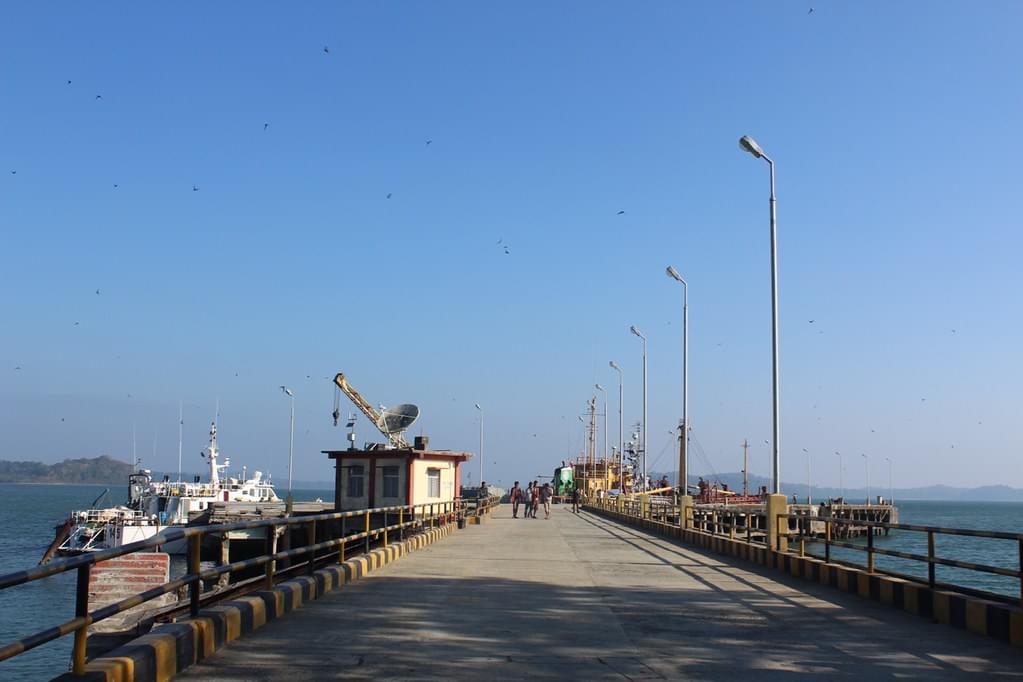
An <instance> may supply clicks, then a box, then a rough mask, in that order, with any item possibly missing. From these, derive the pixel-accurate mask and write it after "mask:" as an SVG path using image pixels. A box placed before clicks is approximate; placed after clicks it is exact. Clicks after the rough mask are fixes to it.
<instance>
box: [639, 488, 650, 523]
mask: <svg viewBox="0 0 1023 682" xmlns="http://www.w3.org/2000/svg"><path fill="white" fill-rule="evenodd" d="M639 515H640V518H644V519H648V518H650V496H649V495H647V494H643V495H640V496H639Z"/></svg>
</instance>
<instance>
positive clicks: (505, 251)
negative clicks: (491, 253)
mask: <svg viewBox="0 0 1023 682" xmlns="http://www.w3.org/2000/svg"><path fill="white" fill-rule="evenodd" d="M504 255H506V256H510V255H511V251H509V250H508V247H507V246H506V247H504Z"/></svg>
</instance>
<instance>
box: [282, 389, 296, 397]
mask: <svg viewBox="0 0 1023 682" xmlns="http://www.w3.org/2000/svg"><path fill="white" fill-rule="evenodd" d="M281 390H282V391H284V393H285V395H287V396H288V397H289V398H294V397H295V393H294V392H293V391H292V390H291V389H290V388H288V387H287V386H281Z"/></svg>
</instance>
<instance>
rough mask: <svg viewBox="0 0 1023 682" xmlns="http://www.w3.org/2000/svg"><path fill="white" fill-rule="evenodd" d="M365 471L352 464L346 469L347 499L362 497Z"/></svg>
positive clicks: (359, 465)
mask: <svg viewBox="0 0 1023 682" xmlns="http://www.w3.org/2000/svg"><path fill="white" fill-rule="evenodd" d="M364 472H365V469H364V468H363V466H362V465H361V464H353V465H351V466H350V467H348V497H362V496H363V492H362V491H363V485H362V484H363V481H364V479H365V473H364Z"/></svg>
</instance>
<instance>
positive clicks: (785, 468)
mask: <svg viewBox="0 0 1023 682" xmlns="http://www.w3.org/2000/svg"><path fill="white" fill-rule="evenodd" d="M811 4H812V5H813V7H814V12H813V13H808V9H809V7H810V5H811ZM1021 21H1023V8H1021V6H1020V5H1019V4H1018V3H1012V2H986V3H980V4H976V3H974V4H966V3H952V2H935V3H895V4H892V3H879V2H877V3H832V2H814V3H807V2H799V3H796V2H782V3H753V2H749V3H705V4H697V3H669V2H650V3H613V2H560V3H539V2H527V3H501V4H499V3H459V2H443V3H441V2H438V3H412V2H404V3H359V4H355V3H347V4H338V3H304V4H302V5H301V6H300V7H294V6H283V5H275V4H269V3H218V4H216V5H215V6H211V5H209V4H208V3H178V4H175V5H174V6H173V7H166V8H153V7H140V6H138V5H137V4H134V3H120V4H118V3H110V4H104V5H103V6H101V7H96V6H84V5H68V6H64V7H61V8H60V10H59V11H55V10H54V9H53V8H49V7H47V8H44V7H42V6H38V5H35V4H31V3H23V4H20V5H16V6H14V5H12V6H10V7H8V8H7V12H6V15H5V21H4V22H3V25H2V26H0V59H2V61H3V68H2V69H0V169H2V170H3V172H2V173H0V227H2V233H3V249H2V250H0V270H2V272H3V283H4V286H3V287H0V313H2V319H3V329H4V332H3V334H2V335H0V356H2V357H3V363H2V366H0V377H2V378H0V458H5V459H41V460H44V461H57V460H59V459H62V458H64V457H70V456H94V455H98V454H103V453H108V454H112V455H114V456H118V457H122V458H129V457H130V434H131V430H132V427H133V425H134V428H135V432H136V434H137V441H138V450H139V454H140V455H142V456H144V457H145V460H146V463H147V465H149V466H152V467H153V468H155V469H173V468H175V467H176V460H177V406H178V401H179V400H181V401H184V404H185V448H184V449H185V459H186V461H185V468H186V469H188V468H190V467H191V468H193V469H198V468H199V466H200V465H201V460H200V459H199V458H198V456H197V453H198V451H199V450H200V449H201V448H202V447H203V445H204V441H205V432H206V428H207V425H208V422H209V421H210V420H211V419H212V417H213V413H214V405H215V403H216V401H217V400H218V399H219V401H220V405H221V436H222V438H221V444H222V447H223V450H224V451H225V453H226V454H228V455H230V456H231V457H232V459H233V461H234V463H235V464H238V465H241V464H247V465H248V466H249V468H250V469H251V468H255V467H260V468H263V469H269V470H270V471H271V472H273V474H274V475H275V476H276V477H277V478H278V480H281V479H282V478H283V477H285V476H286V459H287V443H288V405H287V401H286V399H285V398H284V397H283V396H282V395H281V394H280V391H279V389H278V388H277V387H278V386H279V385H280V384H288V385H289V386H293V387H294V390H295V392H296V411H297V426H296V455H295V477H296V478H298V479H307V480H308V479H317V480H327V479H329V478H331V475H332V472H331V470H330V468H329V464H328V461H327V460H326V458H325V457H324V456H323V455H321V454H319V453H320V450H323V449H327V448H331V447H334V448H336V447H343V445H344V434H343V430H342V429H334V428H333V427H332V426H331V421H330V416H329V413H330V411H331V409H332V400H333V388H332V385H331V384H330V382H329V381H327V380H326V379H325V377H332V376H333V374H334V373H335V372H336V371H338V370H344V371H345V372H346V373H347V374H348V375H349V376H350V378H351V380H352V382H353V384H354V385H355V386H356V387H357V388H359V389H360V390H361V391H362V392H363V393H364V394H365V395H366V396H367V397H368V398H369V399H370V400H371V401H372V402H374V403H385V404H389V405H390V404H396V403H399V402H414V403H416V404H418V405H419V406H420V408H421V409H422V415H423V416H422V418H421V420H420V422H419V423H418V424H417V425H416V426H415V427H414V428H413V431H414V432H415V433H419V429H420V428H421V429H422V431H423V432H424V433H426V434H428V435H429V436H430V437H431V444H432V445H433V446H435V447H438V448H447V449H461V450H473V451H474V450H475V449H476V448H477V433H478V431H477V429H478V426H477V424H478V422H477V421H476V419H477V415H476V410H475V409H474V408H473V403H474V402H479V403H481V405H483V407H484V408H485V410H486V424H487V447H486V451H487V454H486V475H485V477H486V478H488V479H489V480H491V481H499V482H505V483H510V481H511V480H513V479H522V480H525V479H527V478H535V477H536V475H537V474H538V473H547V472H548V471H549V470H550V469H551V468H552V467H553V466H554V465H555V464H557V463H558V462H560V460H562V459H564V458H566V457H569V456H573V455H575V454H578V452H579V450H580V448H581V445H582V428H581V425H580V424H579V422H578V421H577V420H576V415H578V414H580V413H582V412H583V411H584V409H585V403H586V401H587V400H588V399H589V398H590V396H591V395H592V394H593V393H594V391H593V389H592V385H593V384H594V383H595V382H601V383H602V384H604V385H605V386H608V387H609V388H611V412H612V424H613V423H614V415H615V414H616V400H617V393H616V387H617V384H616V381H617V377H616V375H614V374H613V372H612V371H611V370H610V369H609V368H608V366H607V364H608V360H611V359H614V360H616V361H618V362H619V363H620V364H621V365H622V367H623V368H624V371H625V389H626V401H625V402H626V404H625V414H626V421H627V422H632V421H635V420H636V419H638V418H639V417H640V414H641V407H640V400H641V394H640V385H641V382H640V378H641V370H640V367H641V356H640V351H641V348H640V344H639V341H638V339H636V338H635V337H633V336H631V335H630V334H629V332H628V328H629V325H631V324H635V325H637V326H638V327H639V328H640V329H642V330H643V331H644V333H646V335H647V336H648V338H649V352H650V359H649V367H650V371H649V395H650V411H649V433H650V463H651V468H674V466H673V455H672V447H671V446H670V443H671V440H670V439H671V436H669V434H668V431H669V430H670V429H672V428H673V427H674V426H675V424H676V423H677V420H678V417H679V414H680V403H681V398H680V392H681V389H680V383H681V381H680V375H681V352H680V351H681V324H680V298H681V290H680V287H679V286H678V285H677V284H676V283H674V282H672V281H671V280H669V279H668V278H667V277H666V276H665V274H664V268H665V266H666V265H668V264H673V265H674V266H675V267H676V268H678V269H679V270H680V271H681V272H682V273H683V275H684V276H685V277H686V278H687V279H688V281H689V284H690V287H691V291H690V374H691V376H690V413H691V421H692V424H693V438H694V439H695V443H694V450H699V452H700V454H696V453H694V456H693V462H692V467H693V470H694V471H696V472H701V471H708V470H710V469H711V468H713V469H714V470H716V471H734V470H737V469H738V468H739V467H740V465H741V461H742V460H741V457H742V450H741V447H740V443H741V442H742V440H743V439H744V438H749V439H750V441H751V442H752V443H753V444H754V445H753V448H752V450H751V458H752V459H751V469H752V470H753V471H755V472H757V473H761V474H767V473H769V471H770V461H769V446H768V445H767V444H765V442H764V441H765V439H769V438H770V420H771V405H770V397H771V391H770V380H771V373H770V295H769V255H768V253H769V252H768V244H769V242H768V224H767V189H768V188H767V168H766V165H765V164H764V163H763V162H760V161H757V160H755V159H753V158H752V157H750V156H748V155H746V154H743V153H742V152H740V151H739V149H738V146H737V140H738V138H739V137H740V136H741V135H743V134H750V135H752V136H754V137H755V138H756V139H757V140H758V141H759V142H760V143H761V145H762V146H763V147H764V148H765V150H767V152H768V153H769V154H771V155H772V156H773V158H774V159H775V161H776V163H777V170H778V197H779V199H778V201H779V203H778V220H779V253H780V256H779V260H780V298H781V323H782V326H781V367H782V439H781V445H782V457H783V462H782V472H783V478H784V479H785V480H791V481H804V480H805V470H806V456H807V455H806V454H805V453H804V452H803V448H806V449H807V450H808V451H809V455H810V456H811V458H812V461H813V468H814V479H815V482H818V483H821V484H829V485H836V484H837V482H838V463H837V458H836V457H835V456H834V454H833V453H834V452H835V451H841V452H843V453H844V455H845V462H846V466H847V472H846V476H845V482H846V485H847V486H854V485H862V482H863V481H862V479H863V478H864V474H863V467H862V459H861V458H860V457H859V455H860V453H866V454H868V455H869V456H870V457H871V462H872V468H873V469H874V470H875V471H876V472H878V473H875V474H874V476H876V477H877V478H876V479H875V480H881V479H882V478H883V477H884V474H882V473H881V472H882V471H883V470H884V468H885V463H884V458H885V457H889V458H891V459H892V460H893V461H894V463H895V465H894V467H895V483H896V485H897V486H909V485H923V484H930V483H948V484H959V485H977V484H985V483H1007V484H1011V485H1016V486H1023V468H1021V467H1020V466H1019V465H1018V461H1017V460H1018V453H1019V450H1020V448H1019V446H1018V445H1017V444H1016V443H1015V439H1016V436H1017V432H1016V431H1017V426H1018V424H1019V423H1020V422H1021V417H1023V414H1021V409H1020V400H1019V397H1018V387H1019V386H1020V385H1021V383H1023V368H1021V363H1020V360H1019V357H1020V355H1019V349H1020V348H1021V347H1023V328H1021V319H1023V317H1021V315H1020V312H1021V306H1020V301H1019V294H1018V292H1019V291H1020V288H1021V285H1023V274H1021V269H1020V266H1019V254H1020V252H1021V251H1023V236H1021V230H1020V227H1021V226H1020V218H1019V212H1018V210H1017V208H1016V206H1015V204H1016V202H1017V201H1018V196H1019V189H1018V188H1019V187H1020V186H1021V177H1020V176H1021V173H1020V171H1019V158H1020V157H1021V152H1023V138H1021V137H1020V136H1019V134H1018V122H1019V121H1020V120H1023V88H1021V87H1020V76H1019V74H1020V73H1023V47H1021V45H1020V43H1019V40H1018V35H1019V28H1020V26H1021ZM324 47H327V48H328V50H329V52H324ZM68 80H70V81H71V83H70V84H68V83H67V81H68ZM97 95H99V96H100V98H98V99H97V97H96V96H97ZM267 124H268V125H267ZM264 126H266V128H265V129H264ZM428 140H430V141H432V142H431V144H429V145H428V144H427V143H426V142H427V141H428ZM11 171H16V173H12V172H11ZM115 185H116V187H115ZM193 187H196V188H198V191H193ZM388 194H390V195H391V196H390V198H387V195H388ZM622 210H624V211H625V214H624V215H618V212H619V211H622ZM499 240H500V242H501V243H500V244H498V242H499ZM505 245H507V246H508V249H509V251H510V253H509V254H505V252H504V246H505ZM97 289H99V291H100V293H99V295H97V294H96V293H95V292H96V290H97ZM809 320H814V322H813V323H812V324H811V323H810V322H809ZM76 322H77V323H78V324H77V325H76V324H75V323H76ZM953 330H954V331H953ZM16 367H20V368H21V369H15V368H16ZM307 377H309V378H307ZM348 409H351V408H350V406H348ZM62 420H63V421H62ZM534 434H535V436H534ZM370 435H371V433H370V430H369V426H368V424H366V422H365V421H364V420H363V421H362V429H361V432H360V440H362V439H363V437H366V438H368V437H369V436H370ZM616 438H617V433H616V429H615V428H614V426H613V425H612V441H614V440H616ZM154 440H155V444H156V447H155V455H154V454H153V450H154V448H153V442H154ZM471 469H473V470H475V465H473V467H471ZM477 476H478V475H477Z"/></svg>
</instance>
